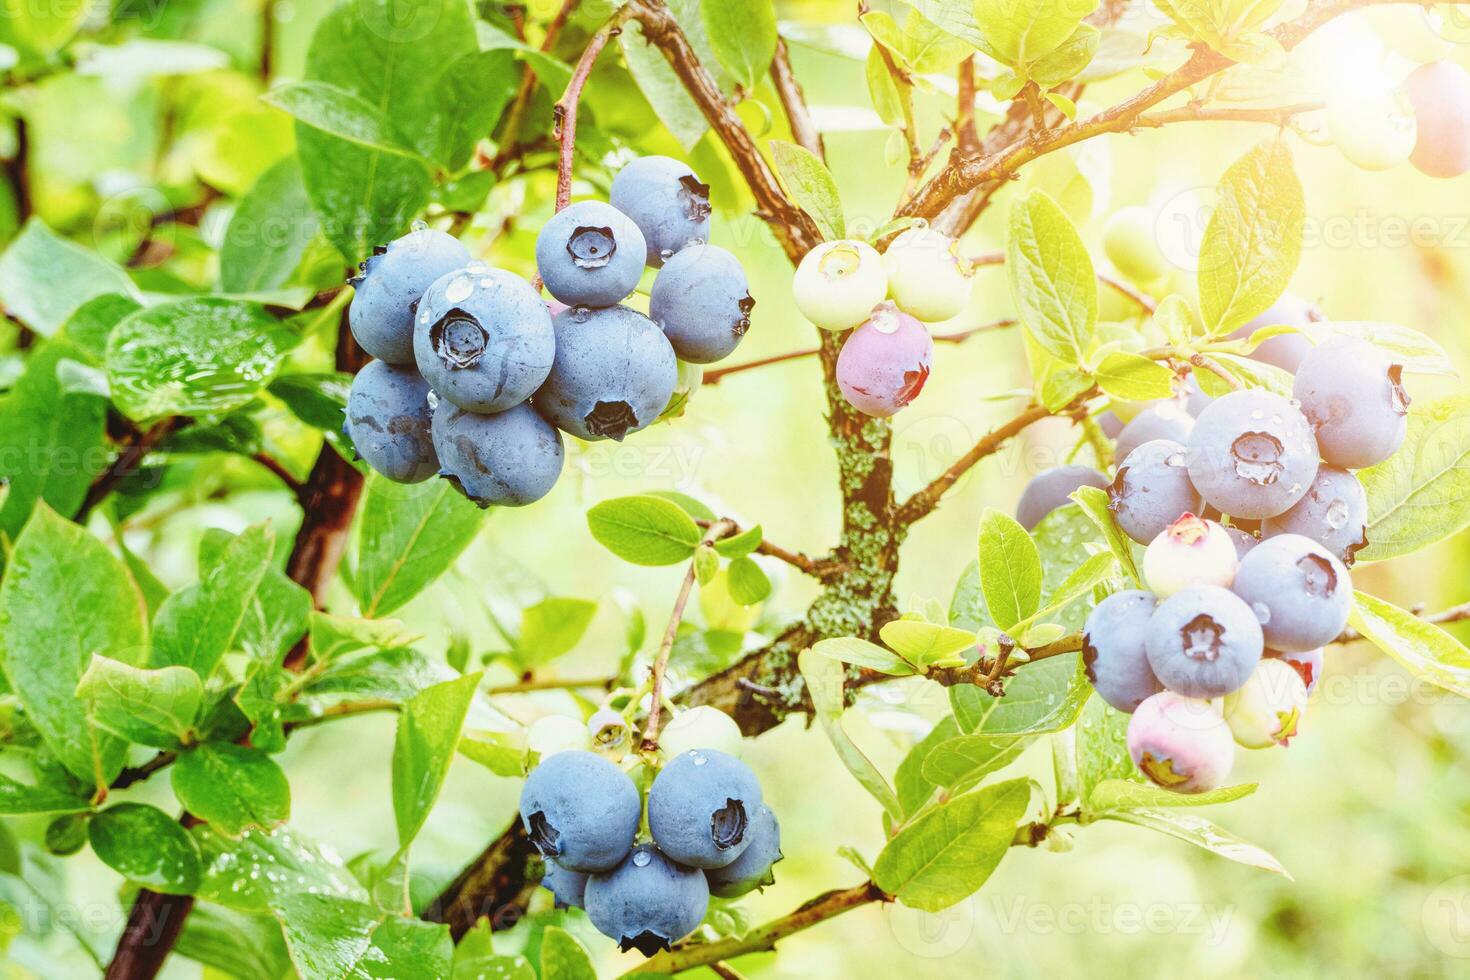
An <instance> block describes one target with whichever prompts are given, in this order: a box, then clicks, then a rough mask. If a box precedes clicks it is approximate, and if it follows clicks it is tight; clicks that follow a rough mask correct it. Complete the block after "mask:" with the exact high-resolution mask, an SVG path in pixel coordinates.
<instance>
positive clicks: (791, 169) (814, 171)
mask: <svg viewBox="0 0 1470 980" xmlns="http://www.w3.org/2000/svg"><path fill="white" fill-rule="evenodd" d="M771 158H772V159H773V160H774V161H775V163H776V173H777V174H778V175H779V176H780V178H781V186H783V187H785V188H786V193H788V194H790V195H791V199H792V200H793V201H795V202H796V205H797V206H798V207H799V208H801V209H802V210H803V211H805V212H806V213H807V214H809V215H811V217H812V220H813V221H815V222H816V223H817V230H818V231H820V232H821V233H822V237H823V238H827V239H833V238H846V237H847V219H846V218H844V217H843V214H842V197H841V195H840V194H838V191H837V180H836V179H835V178H834V177H833V176H832V172H831V171H830V170H828V169H827V167H826V165H825V164H823V163H822V161H821V160H818V159H817V158H816V156H815V155H814V154H813V153H812V152H811V151H810V150H808V149H806V148H805V147H801V146H797V145H796V144H795V143H787V142H786V141H784V140H771Z"/></svg>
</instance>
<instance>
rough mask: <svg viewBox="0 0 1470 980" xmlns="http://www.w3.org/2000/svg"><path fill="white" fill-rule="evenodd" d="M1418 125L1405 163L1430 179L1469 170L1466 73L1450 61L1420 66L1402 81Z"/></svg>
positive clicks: (1469, 112)
mask: <svg viewBox="0 0 1470 980" xmlns="http://www.w3.org/2000/svg"><path fill="white" fill-rule="evenodd" d="M1404 87H1405V88H1406V89H1407V90H1408V93H1409V101H1410V102H1411V103H1413V106H1414V118H1415V119H1416V120H1417V122H1418V125H1419V134H1418V139H1417V141H1416V142H1415V144H1414V153H1413V155H1412V156H1410V157H1409V160H1410V161H1411V162H1412V163H1413V164H1414V166H1415V167H1417V168H1418V169H1419V171H1420V172H1421V173H1425V174H1428V175H1429V176H1431V177H1458V176H1459V175H1460V174H1462V173H1464V172H1465V171H1467V170H1470V72H1466V71H1465V69H1464V68H1461V67H1460V66H1459V65H1457V64H1455V63H1454V62H1453V61H1432V62H1430V63H1429V64H1427V65H1420V66H1419V67H1418V68H1415V69H1414V70H1413V71H1412V72H1410V73H1409V77H1408V78H1406V79H1405V80H1404Z"/></svg>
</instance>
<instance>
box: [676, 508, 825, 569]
mask: <svg viewBox="0 0 1470 980" xmlns="http://www.w3.org/2000/svg"><path fill="white" fill-rule="evenodd" d="M694 523H696V524H698V525H699V526H700V527H702V528H705V529H706V530H708V529H710V528H711V527H713V524H712V523H711V522H710V521H695V522H694ZM725 523H726V524H727V525H728V526H729V529H728V530H727V531H726V532H725V534H724V535H722V537H731V536H734V535H736V534H739V533H740V532H741V531H743V530H744V528H742V527H741V526H740V525H739V524H737V523H735V521H733V520H730V519H729V518H726V519H725ZM755 550H756V552H757V553H758V554H762V555H768V556H770V557H772V558H775V559H778V560H779V561H784V562H785V563H786V564H788V565H790V566H791V567H793V568H795V569H797V570H799V571H802V572H805V573H806V574H808V575H810V576H811V577H812V578H815V579H819V580H826V579H829V578H832V577H833V576H835V575H840V574H842V572H844V571H845V570H846V566H844V565H842V564H840V563H833V562H831V561H826V560H821V561H819V560H817V559H815V558H808V557H807V556H806V555H804V554H802V553H801V552H799V551H791V550H790V549H788V548H782V547H781V546H780V545H777V544H774V543H772V542H770V541H767V540H766V539H765V538H764V537H763V538H761V543H760V544H759V545H757V546H756V549H755Z"/></svg>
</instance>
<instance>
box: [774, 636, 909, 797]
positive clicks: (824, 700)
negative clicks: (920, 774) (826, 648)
mask: <svg viewBox="0 0 1470 980" xmlns="http://www.w3.org/2000/svg"><path fill="white" fill-rule="evenodd" d="M797 667H798V668H799V669H800V670H801V676H802V679H803V680H805V681H806V688H807V693H808V694H809V695H811V699H812V706H813V708H814V709H815V710H816V715H817V720H818V721H820V722H821V723H822V729H823V730H824V731H826V733H827V738H828V739H830V740H831V742H832V748H834V749H835V750H836V751H837V757H838V758H839V759H841V760H842V764H843V765H844V766H846V767H847V771H848V772H850V773H852V775H853V778H855V779H856V780H857V781H858V783H859V784H860V785H861V786H862V787H863V789H865V790H867V791H868V793H870V794H871V795H872V797H873V798H874V799H875V800H877V801H878V802H879V803H881V804H882V805H883V809H884V810H885V811H886V812H887V814H888V817H889V819H890V820H892V821H894V822H895V823H896V822H898V821H899V820H901V819H902V818H903V808H902V807H900V806H899V805H898V797H897V796H895V795H894V794H893V790H892V789H891V788H890V787H889V785H888V781H887V780H886V779H884V778H883V774H882V773H881V772H879V771H878V767H877V766H875V765H873V763H872V762H871V761H870V760H869V759H868V757H867V756H865V755H864V754H863V751H862V749H860V748H858V747H857V743H855V742H854V741H853V740H852V739H851V738H850V737H849V736H848V734H847V731H846V730H845V729H844V728H843V727H842V707H843V700H842V685H843V679H844V676H845V672H844V671H843V668H842V664H841V663H839V662H838V661H836V660H833V659H832V658H830V657H824V656H819V655H818V654H817V653H816V651H815V650H812V649H806V650H803V651H801V654H800V655H799V656H798V657H797Z"/></svg>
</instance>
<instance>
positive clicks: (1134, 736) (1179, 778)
mask: <svg viewBox="0 0 1470 980" xmlns="http://www.w3.org/2000/svg"><path fill="white" fill-rule="evenodd" d="M1128 754H1129V755H1130V756H1132V757H1133V764H1134V765H1136V766H1138V769H1139V771H1140V772H1142V773H1143V774H1144V775H1145V776H1147V777H1148V778H1149V779H1150V780H1151V781H1152V782H1153V783H1154V784H1155V785H1158V786H1161V787H1163V788H1164V789H1167V790H1173V791H1174V792H1176V793H1204V792H1208V791H1209V790H1212V789H1217V788H1219V787H1220V786H1222V785H1224V783H1225V780H1226V779H1227V778H1228V777H1229V775H1230V767H1231V766H1232V765H1234V764H1235V743H1234V741H1232V740H1231V737H1230V728H1229V726H1227V725H1226V724H1225V719H1224V718H1221V717H1220V712H1218V711H1216V710H1215V707H1214V705H1212V704H1210V703H1209V702H1207V701H1197V700H1194V699H1192V698H1187V697H1182V696H1180V695H1178V694H1175V693H1174V692H1173V691H1161V692H1160V693H1158V694H1155V695H1154V696H1153V697H1151V698H1149V699H1147V700H1146V701H1144V702H1143V703H1142V704H1140V705H1139V706H1138V710H1137V711H1135V712H1133V717H1132V718H1130V719H1128Z"/></svg>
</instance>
